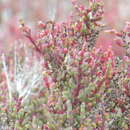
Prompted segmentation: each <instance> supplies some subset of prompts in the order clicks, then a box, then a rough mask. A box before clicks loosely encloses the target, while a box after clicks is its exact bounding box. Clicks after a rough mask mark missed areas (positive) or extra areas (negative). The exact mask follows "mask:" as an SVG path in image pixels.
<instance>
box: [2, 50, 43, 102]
mask: <svg viewBox="0 0 130 130" xmlns="http://www.w3.org/2000/svg"><path fill="white" fill-rule="evenodd" d="M30 59H31V60H33V61H30ZM13 62H14V64H13V66H12V67H9V64H7V63H6V56H5V55H4V54H3V55H2V64H3V72H4V73H5V76H6V82H7V83H6V84H7V87H8V95H9V100H10V101H12V97H13V94H14V93H17V95H18V98H22V102H24V101H26V100H27V99H28V98H29V97H30V96H33V95H37V94H38V92H40V91H41V89H42V84H43V83H42V79H43V76H42V62H40V61H38V60H37V59H36V58H32V57H30V56H26V57H24V58H23V60H22V62H21V60H20V57H19V56H17V54H16V49H15V51H14V60H13ZM30 62H31V63H30ZM12 69H13V70H12ZM12 77H13V78H12Z"/></svg>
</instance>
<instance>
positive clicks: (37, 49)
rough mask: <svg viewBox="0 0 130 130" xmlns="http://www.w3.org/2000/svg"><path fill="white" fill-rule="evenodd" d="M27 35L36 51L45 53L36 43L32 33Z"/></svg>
mask: <svg viewBox="0 0 130 130" xmlns="http://www.w3.org/2000/svg"><path fill="white" fill-rule="evenodd" d="M26 37H27V38H28V39H29V40H30V41H31V43H32V44H33V45H34V47H35V49H36V51H37V52H38V53H40V54H41V55H43V53H42V51H41V50H40V48H38V46H37V45H36V43H35V41H34V39H33V38H32V37H31V36H30V35H26Z"/></svg>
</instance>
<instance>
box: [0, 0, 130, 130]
mask: <svg viewBox="0 0 130 130" xmlns="http://www.w3.org/2000/svg"><path fill="white" fill-rule="evenodd" d="M72 3H73V6H74V8H75V11H74V13H73V15H72V16H71V17H70V19H68V20H67V22H62V23H55V21H47V22H42V21H40V22H39V23H38V31H36V35H35V36H33V35H32V32H31V29H30V28H29V27H28V26H27V25H26V24H25V23H24V22H23V21H21V25H20V30H21V31H22V32H23V34H24V36H25V37H26V38H28V39H29V43H31V44H30V45H29V47H30V46H31V47H32V48H33V49H34V50H33V51H34V53H35V55H36V57H37V59H39V60H38V61H37V62H38V63H39V65H37V63H36V66H35V63H34V65H32V64H28V62H24V60H21V61H20V62H17V61H16V60H15V64H16V66H15V68H14V70H17V69H18V71H15V72H16V73H13V72H12V71H13V70H12V69H11V72H10V73H9V72H8V70H7V65H6V61H5V60H4V59H3V72H4V73H2V74H3V75H2V79H1V83H3V82H5V83H4V85H3V84H2V85H1V86H2V87H1V89H2V93H1V101H2V102H1V104H0V105H1V108H2V109H1V112H0V117H1V119H0V120H1V121H0V122H1V123H2V125H3V127H4V128H5V127H7V129H8V128H10V129H16V130H17V129H18V130H19V129H45V130H53V129H54V130H58V129H59V130H60V129H67V130H69V129H70V130H71V129H79V130H84V129H103V130H104V129H124V130H127V129H128V128H129V125H130V124H129V108H130V105H129V102H130V98H129V97H130V93H129V92H130V91H129V89H130V88H129V87H130V83H129V80H130V79H129V78H130V77H129V64H130V61H129V57H130V53H129V50H130V44H129V43H130V42H129V40H128V38H129V37H130V35H129V33H130V29H129V28H130V24H129V23H127V25H126V27H125V28H124V30H122V31H121V32H117V31H116V30H106V31H105V32H109V33H113V34H114V35H115V37H116V39H115V41H116V43H117V44H118V45H120V46H122V47H124V48H125V50H126V55H125V56H124V57H117V56H115V55H114V53H113V51H112V49H111V47H109V48H108V49H107V50H106V51H105V52H104V51H103V50H102V48H96V47H95V44H96V40H97V38H98V36H99V33H100V32H101V31H103V30H104V25H103V24H102V16H103V3H102V2H101V1H100V0H90V1H89V6H88V7H85V6H83V5H80V4H77V1H76V0H73V1H72ZM105 32H104V33H105ZM25 56H26V55H25ZM19 57H20V56H19ZM29 58H30V59H31V56H30V57H29ZM25 59H26V58H25ZM30 61H31V60H30ZM9 66H10V68H11V67H13V66H14V65H13V64H12V65H11V64H9ZM21 66H23V67H21ZM26 66H27V68H26ZM29 67H31V70H30V71H31V72H29ZM21 81H22V85H23V86H21V84H19V83H21ZM10 87H11V88H10ZM12 88H14V89H15V88H16V90H13V91H12ZM18 88H19V89H22V90H23V91H22V90H20V91H19V89H18ZM7 90H8V92H7ZM24 92H25V93H24ZM4 93H5V94H6V96H7V97H4V95H3V94H4ZM26 97H27V98H26ZM3 118H4V120H3Z"/></svg>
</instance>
